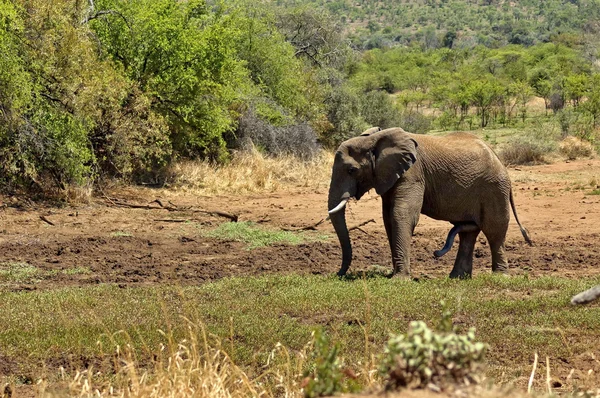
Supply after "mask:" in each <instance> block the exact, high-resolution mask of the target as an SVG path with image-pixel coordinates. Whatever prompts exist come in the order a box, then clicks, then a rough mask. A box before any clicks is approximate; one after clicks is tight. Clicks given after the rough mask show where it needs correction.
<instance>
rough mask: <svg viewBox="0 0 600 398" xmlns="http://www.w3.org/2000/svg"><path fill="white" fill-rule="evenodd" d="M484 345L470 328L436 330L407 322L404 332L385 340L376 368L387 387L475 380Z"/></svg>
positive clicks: (440, 387) (414, 386)
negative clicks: (463, 333)
mask: <svg viewBox="0 0 600 398" xmlns="http://www.w3.org/2000/svg"><path fill="white" fill-rule="evenodd" d="M442 323H443V322H442ZM486 348H487V346H486V345H485V344H484V343H481V342H476V341H475V331H474V329H473V328H472V329H470V330H469V331H468V332H467V334H466V335H461V334H456V333H454V332H446V333H436V332H434V331H432V330H431V329H429V328H428V327H427V325H426V324H425V323H424V322H421V321H419V322H411V323H410V326H409V329H408V332H407V334H405V335H404V334H401V335H397V336H392V337H391V338H390V340H389V341H388V342H387V344H386V346H385V350H384V353H383V357H382V360H381V365H380V368H379V371H380V373H381V374H382V376H383V377H384V379H385V382H386V388H387V389H388V390H389V389H397V388H399V387H411V388H424V387H428V386H429V387H432V386H435V387H438V388H439V389H442V388H444V386H445V385H446V384H447V383H449V382H450V383H458V384H463V383H464V384H469V383H476V382H477V381H478V372H479V370H480V367H481V362H482V360H483V357H484V355H485V351H486Z"/></svg>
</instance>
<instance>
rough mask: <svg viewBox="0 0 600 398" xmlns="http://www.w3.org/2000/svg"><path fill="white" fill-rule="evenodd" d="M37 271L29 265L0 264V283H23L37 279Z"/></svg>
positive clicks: (15, 263)
mask: <svg viewBox="0 0 600 398" xmlns="http://www.w3.org/2000/svg"><path fill="white" fill-rule="evenodd" d="M38 274H39V270H38V269H37V268H36V267H34V266H33V265H31V264H28V263H21V262H7V263H0V282H4V283H11V282H12V283H25V282H28V283H29V282H34V281H36V280H37V279H38Z"/></svg>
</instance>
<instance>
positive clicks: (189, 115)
mask: <svg viewBox="0 0 600 398" xmlns="http://www.w3.org/2000/svg"><path fill="white" fill-rule="evenodd" d="M96 6H97V7H98V9H99V10H111V13H109V14H106V15H103V16H102V17H100V18H94V19H93V20H92V21H91V22H90V23H91V27H92V29H93V30H94V32H96V34H97V35H98V38H99V40H100V41H101V42H102V43H103V44H104V45H105V48H106V51H107V52H108V54H109V55H110V56H111V58H112V59H113V60H114V62H115V63H117V64H119V65H120V66H121V67H122V68H123V70H124V71H125V73H126V75H127V77H128V78H129V79H131V80H132V81H134V82H136V83H137V84H138V85H139V88H140V89H141V90H142V91H143V92H145V93H148V94H150V96H151V104H152V105H151V107H152V109H153V110H154V111H156V112H158V113H159V114H160V115H161V116H162V117H164V118H165V120H166V121H167V124H168V125H169V130H170V136H171V140H172V142H173V145H174V148H175V149H176V150H177V151H178V152H179V153H181V154H183V155H187V156H193V155H198V154H201V155H205V156H206V155H210V156H211V157H214V158H219V157H221V156H222V155H223V153H222V152H220V151H221V150H222V149H224V141H223V138H222V136H223V134H224V133H225V132H227V131H229V130H231V129H232V128H233V126H234V121H235V119H234V114H232V113H231V112H230V111H229V109H228V107H229V105H230V104H232V103H233V102H234V101H235V100H237V98H238V97H239V95H240V94H243V93H244V89H245V87H247V86H248V82H247V79H246V75H247V74H246V71H245V69H244V67H243V64H242V62H241V61H240V60H238V59H237V58H236V48H235V43H236V41H238V40H240V37H239V35H240V33H241V31H240V30H239V28H238V27H237V26H236V17H235V15H231V14H226V13H224V12H223V10H220V9H219V8H221V7H222V6H217V9H216V11H212V12H210V11H209V9H208V8H207V6H206V4H205V2H204V1H203V0H195V1H189V2H185V3H181V2H177V1H174V0H160V1H149V0H136V1H122V0H103V1H98V2H97V5H96Z"/></svg>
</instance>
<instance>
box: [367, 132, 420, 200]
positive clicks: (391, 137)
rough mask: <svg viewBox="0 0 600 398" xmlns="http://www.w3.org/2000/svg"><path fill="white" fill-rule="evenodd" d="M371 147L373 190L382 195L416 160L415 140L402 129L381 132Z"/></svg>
mask: <svg viewBox="0 0 600 398" xmlns="http://www.w3.org/2000/svg"><path fill="white" fill-rule="evenodd" d="M379 134H381V137H380V138H379V139H378V140H377V141H376V143H375V145H374V148H373V160H372V161H373V163H374V165H373V168H374V173H375V190H376V191H377V193H378V194H379V195H383V194H384V193H386V192H387V191H389V190H390V188H392V187H393V186H394V184H395V183H396V181H398V179H399V178H400V177H401V176H402V174H403V173H404V172H405V171H406V170H408V169H409V168H410V167H411V166H412V165H413V164H414V163H415V162H416V161H417V146H418V144H417V142H416V141H415V140H413V139H412V138H410V137H409V136H408V134H407V133H406V132H405V131H404V130H402V129H394V130H392V131H390V132H389V133H388V132H382V133H379Z"/></svg>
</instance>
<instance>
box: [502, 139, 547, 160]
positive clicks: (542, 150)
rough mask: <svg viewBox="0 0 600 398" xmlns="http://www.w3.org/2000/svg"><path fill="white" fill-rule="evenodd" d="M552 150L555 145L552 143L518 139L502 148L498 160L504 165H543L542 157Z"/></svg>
mask: <svg viewBox="0 0 600 398" xmlns="http://www.w3.org/2000/svg"><path fill="white" fill-rule="evenodd" d="M554 150H555V144H554V143H553V142H552V141H543V140H539V139H534V138H531V137H518V138H515V139H513V140H512V141H510V142H509V143H508V144H507V145H506V146H505V147H504V149H503V150H502V151H501V152H500V159H502V161H503V162H504V164H506V165H519V164H535V163H544V162H545V161H546V160H545V158H544V156H545V155H547V154H548V153H550V152H552V151H554Z"/></svg>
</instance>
